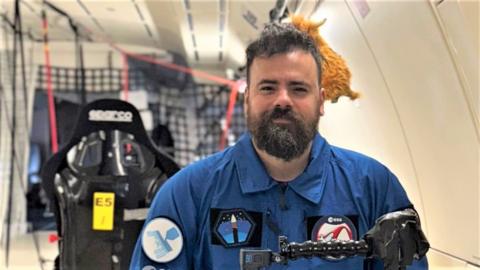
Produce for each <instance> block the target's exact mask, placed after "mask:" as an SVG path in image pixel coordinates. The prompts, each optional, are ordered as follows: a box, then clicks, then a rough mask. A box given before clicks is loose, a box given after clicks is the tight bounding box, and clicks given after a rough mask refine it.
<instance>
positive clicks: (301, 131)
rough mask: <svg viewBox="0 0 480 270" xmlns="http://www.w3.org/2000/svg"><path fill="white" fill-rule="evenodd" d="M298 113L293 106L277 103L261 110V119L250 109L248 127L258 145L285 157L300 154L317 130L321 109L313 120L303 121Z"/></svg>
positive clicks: (266, 150)
mask: <svg viewBox="0 0 480 270" xmlns="http://www.w3.org/2000/svg"><path fill="white" fill-rule="evenodd" d="M317 111H318V110H317ZM295 115H296V113H294V112H293V111H292V109H291V108H285V109H282V108H280V107H275V109H273V110H271V111H266V112H264V113H262V115H261V116H260V117H259V119H254V118H253V117H252V115H250V110H248V115H247V127H248V130H249V131H250V133H252V136H253V139H254V141H255V145H256V146H257V147H258V148H259V149H261V150H264V151H265V152H267V153H268V154H270V155H272V156H274V157H277V158H280V159H283V160H284V161H290V160H292V159H294V158H297V157H299V156H300V155H301V154H303V153H304V152H305V150H306V149H307V147H308V145H309V144H310V142H311V141H312V140H313V138H314V137H315V134H317V125H318V121H319V119H320V113H317V115H316V116H315V117H314V119H312V121H308V120H307V121H302V120H301V119H300V118H298V117H296V116H295ZM275 119H282V120H289V122H288V123H285V124H284V123H282V124H275V123H273V120H275Z"/></svg>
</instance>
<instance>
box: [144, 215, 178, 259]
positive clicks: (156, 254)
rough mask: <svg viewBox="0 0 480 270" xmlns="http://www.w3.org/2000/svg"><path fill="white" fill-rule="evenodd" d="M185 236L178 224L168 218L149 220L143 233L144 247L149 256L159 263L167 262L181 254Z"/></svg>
mask: <svg viewBox="0 0 480 270" xmlns="http://www.w3.org/2000/svg"><path fill="white" fill-rule="evenodd" d="M182 248H183V236H182V232H181V231H180V228H178V226H177V224H175V223H174V222H173V221H171V220H170V219H168V218H163V217H159V218H155V219H152V220H151V221H150V222H148V224H147V226H145V229H144V230H143V234H142V249H143V252H144V253H145V255H147V257H148V258H149V259H150V260H152V261H154V262H158V263H167V262H170V261H172V260H174V259H175V258H177V257H178V255H180V252H181V251H182Z"/></svg>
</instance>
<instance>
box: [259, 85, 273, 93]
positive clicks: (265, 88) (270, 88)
mask: <svg viewBox="0 0 480 270" xmlns="http://www.w3.org/2000/svg"><path fill="white" fill-rule="evenodd" d="M273 90H274V88H273V87H272V86H261V87H260V91H262V92H270V91H273Z"/></svg>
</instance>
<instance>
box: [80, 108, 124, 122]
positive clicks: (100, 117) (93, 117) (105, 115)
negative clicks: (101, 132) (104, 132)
mask: <svg viewBox="0 0 480 270" xmlns="http://www.w3.org/2000/svg"><path fill="white" fill-rule="evenodd" d="M132 117H133V115H132V113H131V112H129V111H108V110H105V111H104V110H91V111H89V112H88V120H90V121H110V122H132Z"/></svg>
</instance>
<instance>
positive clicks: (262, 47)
mask: <svg viewBox="0 0 480 270" xmlns="http://www.w3.org/2000/svg"><path fill="white" fill-rule="evenodd" d="M294 50H302V51H305V52H308V53H310V54H311V55H312V57H313V59H314V60H315V63H316V64H317V74H318V83H319V84H320V83H321V78H322V57H321V55H320V52H319V51H318V49H317V46H316V44H315V41H314V40H313V39H312V38H310V36H309V35H308V34H307V33H305V32H302V31H300V30H298V29H297V28H295V26H293V25H292V24H290V23H282V24H280V23H269V24H267V25H266V26H265V28H264V29H263V31H262V33H261V34H260V37H259V38H258V39H257V40H255V41H253V42H252V43H250V45H248V47H247V50H246V54H247V84H250V67H251V65H252V63H253V60H254V59H255V58H256V57H271V56H273V55H274V54H281V53H289V52H292V51H294Z"/></svg>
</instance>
